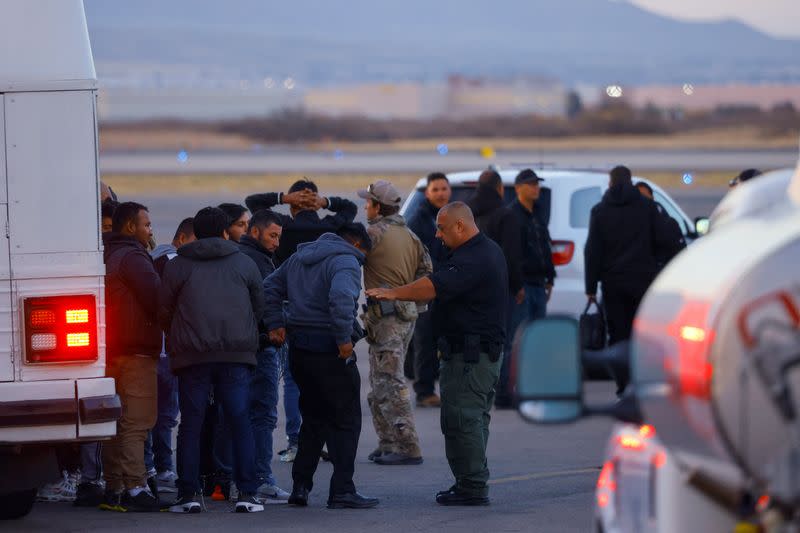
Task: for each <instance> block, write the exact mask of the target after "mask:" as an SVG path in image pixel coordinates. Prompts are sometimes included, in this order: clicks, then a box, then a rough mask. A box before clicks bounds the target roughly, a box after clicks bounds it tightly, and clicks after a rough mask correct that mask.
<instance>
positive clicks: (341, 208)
mask: <svg viewBox="0 0 800 533" xmlns="http://www.w3.org/2000/svg"><path fill="white" fill-rule="evenodd" d="M328 202H329V205H328V208H327V209H328V210H329V211H332V212H333V213H335V214H333V215H328V216H326V217H325V218H320V216H319V215H318V214H317V212H316V211H300V212H299V213H297V215H296V216H295V217H294V218H292V217H290V216H288V215H283V214H280V213H276V215H278V216H279V217H280V218H281V225H282V226H283V233H282V234H281V244H280V246H278V249H277V250H276V251H275V255H274V257H273V261H274V262H275V265H276V266H280V265H281V263H283V262H284V261H286V260H287V259H289V257H290V256H291V255H292V254H293V253H294V252H295V251H296V250H297V245H298V244H302V243H304V242H313V241H316V240H317V239H318V238H319V236H320V235H322V234H323V233H328V232H331V233H336V232H337V231H338V230H339V228H341V227H342V226H344V225H345V224H349V223H350V222H352V221H353V219H355V218H356V215H357V214H358V207H356V204H354V203H353V202H351V201H350V200H345V199H344V198H336V197H333V196H331V197H329V198H328ZM244 203H245V205H247V208H248V209H249V210H250V212H251V213H255V212H256V211H260V210H261V209H271V208H273V207H275V206H276V205H278V193H276V192H268V193H263V194H251V195H250V196H248V197H247V198H245V200H244Z"/></svg>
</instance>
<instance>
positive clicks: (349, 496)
mask: <svg viewBox="0 0 800 533" xmlns="http://www.w3.org/2000/svg"><path fill="white" fill-rule="evenodd" d="M371 248H372V243H371V241H370V238H369V235H368V234H367V230H366V229H365V228H364V226H363V225H362V224H348V225H345V226H343V227H341V228H340V229H339V231H338V232H337V233H336V234H334V233H325V234H323V235H322V236H321V237H320V238H319V239H318V240H316V241H315V242H309V243H304V244H301V245H300V246H298V248H297V252H296V253H294V254H293V255H292V256H291V257H290V258H289V259H288V260H287V261H285V262H284V263H283V264H282V265H281V266H280V267H279V268H278V270H276V271H275V272H274V273H272V274H271V275H270V276H269V277H267V279H266V280H264V295H265V297H266V301H267V311H266V314H265V318H264V320H265V322H266V325H267V329H268V330H269V338H270V342H272V344H274V345H276V346H280V345H282V344H283V343H284V342H286V341H288V344H289V365H290V368H291V372H292V376H294V379H295V381H296V382H297V385H298V387H299V388H300V413H301V414H302V416H303V425H302V426H301V427H300V441H299V446H298V450H297V457H295V460H294V465H293V467H292V479H293V482H294V486H293V488H292V494H291V496H290V497H289V504H290V505H296V506H300V507H304V506H306V505H308V494H309V492H310V491H311V489H312V487H313V478H314V472H315V471H316V469H317V465H318V463H319V459H320V454H321V452H322V447H323V445H325V444H326V443H327V445H328V454H329V456H330V460H331V463H332V464H333V476H332V477H331V482H330V489H329V493H328V507H329V508H332V509H341V508H354V509H365V508H369V507H374V506H376V505H378V500H377V499H375V498H368V497H365V496H362V495H361V494H359V493H358V492H356V488H355V484H354V483H353V472H354V469H355V457H356V450H357V448H358V439H359V436H360V434H361V398H360V396H361V376H360V375H359V373H358V367H357V366H356V364H355V354H354V352H353V344H354V342H355V341H357V340H358V339H359V338H360V336H361V335H360V327H358V326H357V322H356V311H357V308H358V297H359V294H360V293H361V265H363V264H364V260H365V257H366V253H368V252H369V251H370V249H371ZM284 301H288V302H289V306H288V312H287V313H286V314H285V315H284V310H283V302H284ZM356 331H358V334H357V333H356Z"/></svg>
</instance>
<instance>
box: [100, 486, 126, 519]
mask: <svg viewBox="0 0 800 533" xmlns="http://www.w3.org/2000/svg"><path fill="white" fill-rule="evenodd" d="M99 507H100V509H102V510H103V511H116V512H118V513H124V512H125V508H124V507H123V506H122V492H116V491H114V490H111V489H106V492H105V494H104V495H103V501H102V502H101V503H100V505H99Z"/></svg>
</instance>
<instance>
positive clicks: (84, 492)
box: [75, 482, 105, 507]
mask: <svg viewBox="0 0 800 533" xmlns="http://www.w3.org/2000/svg"><path fill="white" fill-rule="evenodd" d="M104 502H105V491H103V487H102V486H101V485H100V484H99V483H93V482H86V483H81V484H80V485H78V490H77V491H76V492H75V506H76V507H97V506H98V505H101V504H102V503H104Z"/></svg>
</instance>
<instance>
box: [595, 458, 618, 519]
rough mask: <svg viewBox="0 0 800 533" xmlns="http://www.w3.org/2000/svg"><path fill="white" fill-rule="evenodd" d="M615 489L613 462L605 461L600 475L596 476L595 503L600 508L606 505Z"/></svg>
mask: <svg viewBox="0 0 800 533" xmlns="http://www.w3.org/2000/svg"><path fill="white" fill-rule="evenodd" d="M616 491H617V482H616V480H615V475H614V463H613V462H612V461H606V462H605V463H604V464H603V469H602V470H601V471H600V476H599V477H598V478H597V492H596V497H597V505H598V506H599V507H601V508H603V507H607V506H608V504H609V503H610V502H611V496H613V495H614V493H615V492H616Z"/></svg>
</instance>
